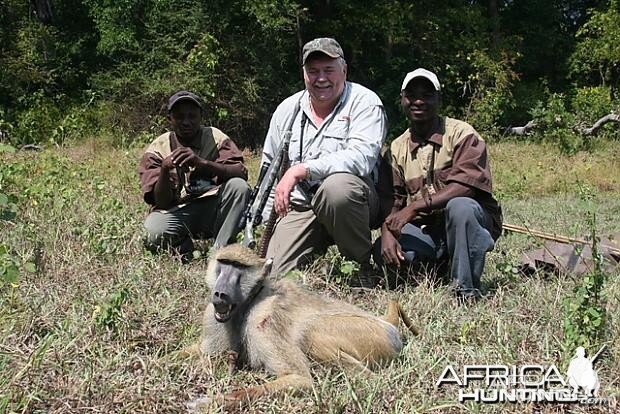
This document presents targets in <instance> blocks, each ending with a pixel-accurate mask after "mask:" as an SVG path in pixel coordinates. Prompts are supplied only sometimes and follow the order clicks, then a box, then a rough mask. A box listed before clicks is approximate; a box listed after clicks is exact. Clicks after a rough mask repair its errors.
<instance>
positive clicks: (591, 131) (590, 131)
mask: <svg viewBox="0 0 620 414" xmlns="http://www.w3.org/2000/svg"><path fill="white" fill-rule="evenodd" d="M608 122H618V123H620V114H615V113H613V112H612V113H610V114H607V115H605V116H604V117H602V118H600V119H599V120H598V121H596V122H595V123H594V125H592V127H591V128H582V129H581V130H580V132H581V133H582V134H584V135H596V134H597V133H598V130H599V129H600V128H601V127H602V126H603V125H605V124H606V123H608Z"/></svg>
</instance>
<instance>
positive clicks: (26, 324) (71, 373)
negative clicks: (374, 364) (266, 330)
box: [0, 142, 620, 414]
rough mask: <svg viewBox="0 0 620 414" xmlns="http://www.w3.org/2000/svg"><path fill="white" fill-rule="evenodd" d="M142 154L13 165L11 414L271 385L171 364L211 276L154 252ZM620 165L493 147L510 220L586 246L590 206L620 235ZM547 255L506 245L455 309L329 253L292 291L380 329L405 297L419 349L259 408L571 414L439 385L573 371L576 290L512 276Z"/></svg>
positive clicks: (611, 287) (173, 405)
mask: <svg viewBox="0 0 620 414" xmlns="http://www.w3.org/2000/svg"><path fill="white" fill-rule="evenodd" d="M140 151H141V149H138V148H136V149H130V150H125V149H123V150H121V149H114V148H111V147H108V146H105V145H103V144H101V143H95V142H89V143H86V144H82V145H80V146H77V147H72V148H62V149H51V150H45V151H42V152H35V153H28V152H17V153H15V154H2V157H3V160H2V164H0V191H1V192H5V193H7V194H9V195H11V197H14V199H15V203H16V205H17V206H18V209H17V214H16V217H15V218H14V219H12V220H10V221H8V220H0V227H1V228H2V232H1V233H0V244H3V245H5V246H8V251H7V255H10V258H11V259H10V260H12V261H14V262H15V263H16V264H17V266H18V267H19V270H20V271H19V277H18V279H17V280H15V281H14V282H12V283H2V284H0V412H58V413H60V412H83V411H84V412H85V411H92V412H132V413H153V412H186V408H185V403H186V401H188V400H191V399H193V398H197V397H200V396H205V395H212V394H214V393H217V392H222V391H231V390H234V389H236V388H239V387H243V386H246V385H256V384H261V383H262V382H263V381H264V380H265V379H266V378H267V377H266V375H265V374H264V373H260V372H247V371H241V372H239V373H237V374H235V375H234V376H233V377H229V376H228V374H227V367H226V361H225V360H224V359H222V358H214V359H206V358H203V359H200V360H193V361H192V360H180V361H179V360H176V359H174V358H170V357H169V355H170V354H171V353H172V352H173V351H176V350H179V349H180V348H182V347H183V346H185V345H187V344H189V343H192V342H194V341H195V340H196V339H197V338H198V336H199V321H200V318H201V313H202V310H203V309H204V306H205V303H206V300H207V299H208V292H207V290H206V284H205V282H204V281H203V277H204V274H205V271H206V262H205V260H203V259H201V260H198V261H195V262H193V263H191V264H190V265H182V264H181V263H180V262H178V261H175V260H172V259H171V258H170V257H169V256H166V255H160V256H153V255H151V254H150V253H147V252H145V251H144V250H143V249H142V244H141V236H142V228H141V226H142V220H143V219H144V217H145V216H146V213H147V208H146V205H144V203H143V202H142V200H141V197H140V194H139V189H138V178H137V173H136V167H137V160H138V157H139V154H140ZM618 153H620V143H618V142H611V143H608V144H606V145H605V146H602V144H601V146H600V147H599V148H598V149H597V150H595V151H594V153H592V154H581V153H580V154H577V155H575V156H574V157H570V158H569V157H565V156H561V155H560V154H559V153H558V152H557V151H555V150H553V149H552V148H551V147H546V146H541V145H532V144H516V143H499V144H493V145H492V146H491V156H492V168H493V173H494V177H495V180H494V183H495V188H496V189H497V192H498V194H499V196H500V199H501V201H502V204H503V208H504V216H505V220H506V221H507V222H510V223H513V224H517V225H527V226H530V227H532V228H538V229H542V230H545V231H553V232H557V233H559V234H564V235H568V236H579V237H582V236H584V235H587V234H588V227H587V222H586V220H585V213H586V210H587V209H589V208H592V206H595V208H596V209H597V210H598V211H597V216H598V226H599V228H598V233H599V234H600V235H607V234H611V233H614V232H618V231H620V221H619V220H618V219H617V218H618V217H619V216H620V201H619V195H620V161H619V160H618V157H617V154H618ZM246 158H247V161H248V162H247V164H248V166H249V168H250V183H251V184H254V181H255V179H256V173H257V169H258V164H259V157H258V155H257V154H256V153H250V152H247V153H246ZM584 200H588V202H587V203H586V202H585V201H584ZM540 243H541V242H540V240H536V239H534V238H532V237H530V236H527V235H520V234H505V235H504V236H503V237H502V238H501V239H500V240H499V242H498V244H497V246H496V249H495V251H494V252H492V253H490V254H489V255H488V261H487V266H486V270H485V274H484V276H483V283H484V284H485V286H486V289H487V291H488V296H487V297H486V298H485V299H484V300H483V301H481V302H479V303H477V304H473V305H469V306H458V305H457V304H456V302H455V301H454V298H453V297H452V295H451V292H450V289H449V286H448V285H447V284H446V283H445V282H444V281H442V280H441V279H438V278H437V277H434V276H432V275H429V274H421V275H417V276H416V280H417V284H416V285H414V284H413V283H412V284H410V285H407V286H404V287H403V288H401V290H399V291H396V292H385V291H375V292H370V293H368V294H367V295H366V296H363V297H357V296H353V294H352V293H351V291H350V289H349V288H348V287H346V286H343V285H341V284H338V283H336V280H337V278H336V277H332V276H333V275H331V274H330V275H326V274H325V272H326V271H327V272H330V270H329V269H333V266H332V265H331V263H333V260H334V259H333V255H337V253H335V252H334V251H330V253H329V254H328V255H327V256H326V257H323V258H320V259H319V260H317V262H316V263H315V264H314V265H313V266H312V267H311V268H310V269H309V270H308V271H306V272H304V273H302V274H301V277H299V278H298V280H303V281H304V282H305V283H306V285H307V287H308V288H310V289H314V290H318V291H320V292H322V294H325V295H330V296H334V297H338V298H341V299H344V300H346V301H350V302H355V303H356V304H357V305H359V306H360V307H362V308H365V309H368V310H370V311H371V312H373V313H375V314H380V313H383V311H384V309H385V306H386V303H387V299H388V298H389V297H392V296H398V297H399V298H400V300H401V302H402V304H403V306H404V308H405V309H406V311H407V312H408V313H409V315H410V316H411V318H412V320H413V321H414V323H415V324H416V325H417V326H418V327H419V328H420V330H421V335H420V336H419V337H412V336H411V335H407V334H404V337H405V340H406V345H405V349H404V351H403V353H402V356H401V357H400V358H399V359H398V360H396V361H394V362H393V363H392V364H391V365H390V366H389V367H386V368H385V369H383V370H381V371H379V372H377V373H375V374H371V375H360V374H354V373H349V372H342V371H341V370H340V369H339V368H338V367H322V366H315V367H313V374H314V378H315V388H314V389H313V390H312V391H311V392H308V393H306V394H302V395H301V396H291V395H285V396H281V397H278V398H275V399H262V400H260V401H257V402H255V403H253V404H252V405H251V406H250V411H251V412H257V413H259V412H278V413H279V412H281V413H317V414H318V413H330V412H332V413H417V412H419V413H422V412H434V413H460V412H464V411H467V412H485V413H487V412H488V413H502V412H515V413H521V412H561V410H563V408H562V407H560V406H554V405H549V406H543V407H541V408H540V411H535V409H534V406H532V405H523V404H521V405H519V404H516V405H510V404H498V405H476V404H472V403H467V404H465V405H461V404H458V403H457V400H456V396H455V395H456V390H455V389H454V388H451V387H447V388H442V389H439V390H437V389H435V387H434V384H435V382H436V380H437V378H438V376H439V375H440V373H441V372H442V370H443V368H444V367H445V366H446V365H447V364H453V365H455V366H457V365H458V366H461V365H464V364H470V363H501V364H506V365H509V364H522V363H544V364H551V363H554V364H557V365H558V367H559V368H560V370H562V371H563V372H564V370H565V369H566V361H567V360H568V358H570V356H571V355H567V354H566V353H565V352H563V351H562V347H561V343H562V339H563V338H562V335H563V333H562V326H561V321H562V317H561V315H559V312H561V300H562V298H563V297H564V296H565V295H567V294H568V293H569V292H570V291H571V289H572V288H573V286H574V283H575V282H574V280H573V279H572V278H571V277H569V276H567V275H560V276H555V275H545V274H535V275H533V276H531V277H525V276H523V275H521V274H518V273H515V272H513V269H514V268H515V266H516V265H517V264H518V263H519V260H520V256H521V254H522V253H523V252H524V251H526V250H529V249H531V248H533V247H535V246H538V245H540ZM329 255H332V256H329ZM26 263H31V264H32V266H33V267H32V268H30V269H27V268H26ZM298 276H299V275H298ZM619 276H620V274H619V272H616V273H614V274H613V275H611V277H610V278H609V280H608V282H607V287H606V290H605V292H604V293H605V295H606V298H607V305H606V306H607V312H608V313H609V314H610V315H612V318H611V320H610V322H609V324H608V326H607V332H606V337H607V339H608V348H609V352H608V353H607V354H606V355H605V357H604V358H603V359H602V361H601V362H600V364H599V365H597V369H598V370H599V377H600V379H601V394H602V395H605V396H612V395H616V396H618V395H620V389H619V387H618V384H619V383H620V374H619V373H618V372H617V369H616V368H617V367H618V366H619V365H620V345H619V344H618V340H617V339H618V338H619V337H620V336H619V334H620V323H619V322H618V318H616V317H615V315H616V314H617V309H618V307H619V306H620V303H619V302H620V283H619V279H618V278H619ZM571 410H572V411H571V412H577V413H579V412H586V410H585V408H583V407H578V406H575V407H571ZM562 412H563V411H562ZM596 412H604V411H596Z"/></svg>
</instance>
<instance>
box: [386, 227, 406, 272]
mask: <svg viewBox="0 0 620 414" xmlns="http://www.w3.org/2000/svg"><path fill="white" fill-rule="evenodd" d="M381 256H382V257H383V262H384V263H385V264H386V265H388V266H396V267H400V262H402V261H403V260H405V256H404V255H403V250H402V248H401V246H400V243H399V242H398V240H396V237H394V235H393V234H392V232H391V231H390V230H388V229H386V228H385V227H384V228H383V229H382V231H381Z"/></svg>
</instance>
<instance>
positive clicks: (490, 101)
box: [466, 51, 517, 133]
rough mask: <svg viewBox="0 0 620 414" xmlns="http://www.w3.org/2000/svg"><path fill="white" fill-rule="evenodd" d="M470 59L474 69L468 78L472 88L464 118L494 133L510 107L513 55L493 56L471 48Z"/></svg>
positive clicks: (476, 126) (485, 130) (483, 129)
mask: <svg viewBox="0 0 620 414" xmlns="http://www.w3.org/2000/svg"><path fill="white" fill-rule="evenodd" d="M468 59H471V60H472V66H473V68H474V72H473V74H472V75H470V77H469V84H470V88H473V95H472V99H471V101H470V103H469V108H468V110H467V114H466V118H467V120H468V121H469V122H470V123H471V124H472V125H474V126H475V128H476V129H478V130H480V131H484V132H487V133H492V132H496V131H497V129H498V127H499V126H500V125H501V124H502V123H503V122H501V120H502V114H503V113H504V112H506V111H507V110H508V109H509V108H511V107H512V106H514V103H513V101H512V92H511V87H512V83H513V82H514V81H515V80H516V79H517V74H516V73H515V72H514V71H513V70H512V66H513V64H514V61H515V58H513V57H510V56H508V55H507V54H502V56H501V58H500V59H495V58H493V57H492V56H490V55H489V54H487V53H485V52H483V51H475V52H474V53H472V55H471V56H470V57H468Z"/></svg>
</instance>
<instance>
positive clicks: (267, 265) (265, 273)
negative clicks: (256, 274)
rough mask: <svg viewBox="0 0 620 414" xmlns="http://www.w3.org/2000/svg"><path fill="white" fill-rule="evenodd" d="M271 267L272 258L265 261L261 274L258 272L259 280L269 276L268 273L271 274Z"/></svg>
mask: <svg viewBox="0 0 620 414" xmlns="http://www.w3.org/2000/svg"><path fill="white" fill-rule="evenodd" d="M272 265H273V258H270V259H267V261H265V264H264V265H263V268H262V269H261V272H260V278H261V279H265V278H266V277H267V276H269V273H271V267H272Z"/></svg>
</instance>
